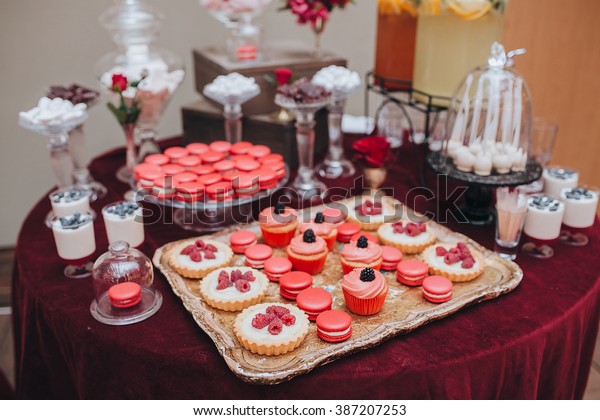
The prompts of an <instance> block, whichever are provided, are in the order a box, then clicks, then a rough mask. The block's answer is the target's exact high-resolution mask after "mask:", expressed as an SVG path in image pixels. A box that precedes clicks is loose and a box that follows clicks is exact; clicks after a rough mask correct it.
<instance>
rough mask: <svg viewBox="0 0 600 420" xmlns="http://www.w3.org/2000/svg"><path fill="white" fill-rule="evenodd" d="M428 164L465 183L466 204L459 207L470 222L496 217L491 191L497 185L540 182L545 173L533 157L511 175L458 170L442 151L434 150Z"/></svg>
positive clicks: (506, 185)
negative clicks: (484, 174)
mask: <svg viewBox="0 0 600 420" xmlns="http://www.w3.org/2000/svg"><path fill="white" fill-rule="evenodd" d="M426 163H427V166H428V167H429V168H430V169H431V170H432V171H434V172H435V173H437V174H440V175H446V176H447V177H448V178H450V179H452V180H455V181H458V182H460V183H463V184H466V186H467V191H466V193H465V204H464V206H463V207H462V208H461V209H460V211H461V212H462V214H463V215H464V216H465V217H466V218H467V221H468V222H469V223H471V224H473V225H487V224H490V223H491V222H492V221H493V220H494V212H493V210H492V192H493V189H494V188H496V187H517V186H519V185H525V184H529V183H532V182H533V181H537V180H538V179H540V177H541V176H542V167H541V166H540V164H539V163H537V162H535V161H534V160H532V159H530V160H529V161H528V162H527V165H526V167H525V171H522V172H510V173H508V174H498V173H492V174H491V175H487V176H482V175H477V174H474V173H471V172H463V171H459V170H458V169H456V166H454V163H452V160H451V159H449V158H446V157H444V156H442V154H441V152H439V151H438V152H431V153H429V154H428V155H427V158H426Z"/></svg>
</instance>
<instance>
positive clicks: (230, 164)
mask: <svg viewBox="0 0 600 420" xmlns="http://www.w3.org/2000/svg"><path fill="white" fill-rule="evenodd" d="M213 168H215V170H216V171H217V172H220V173H222V174H224V173H227V172H232V171H235V162H234V161H232V160H230V159H227V160H221V161H219V162H215V164H214V165H213Z"/></svg>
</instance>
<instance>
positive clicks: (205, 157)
mask: <svg viewBox="0 0 600 420" xmlns="http://www.w3.org/2000/svg"><path fill="white" fill-rule="evenodd" d="M225 156H227V155H226V154H225V153H221V152H215V151H214V150H212V149H211V150H207V151H206V152H204V153H202V155H201V156H200V158H201V159H202V162H206V163H215V162H218V161H220V160H223V159H225Z"/></svg>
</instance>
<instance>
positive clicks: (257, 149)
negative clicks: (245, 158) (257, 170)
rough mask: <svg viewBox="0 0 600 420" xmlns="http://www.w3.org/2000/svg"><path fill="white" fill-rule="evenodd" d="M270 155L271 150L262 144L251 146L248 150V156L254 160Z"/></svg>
mask: <svg viewBox="0 0 600 420" xmlns="http://www.w3.org/2000/svg"><path fill="white" fill-rule="evenodd" d="M270 154H271V149H270V148H269V147H268V146H263V145H262V144H257V145H256V146H253V147H252V148H251V149H250V150H248V155H249V156H252V157H253V158H255V159H260V158H262V157H265V156H268V155H270Z"/></svg>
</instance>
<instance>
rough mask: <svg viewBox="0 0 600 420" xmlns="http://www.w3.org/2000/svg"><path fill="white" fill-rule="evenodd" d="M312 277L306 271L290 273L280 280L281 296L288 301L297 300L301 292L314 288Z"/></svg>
mask: <svg viewBox="0 0 600 420" xmlns="http://www.w3.org/2000/svg"><path fill="white" fill-rule="evenodd" d="M312 283H313V280H312V276H311V275H310V274H308V273H305V272H304V271H290V272H289V273H287V274H284V275H283V276H281V278H280V279H279V294H280V295H281V296H283V297H284V298H286V299H289V300H296V296H298V293H300V292H301V291H303V290H305V289H308V288H309V287H311V286H312Z"/></svg>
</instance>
